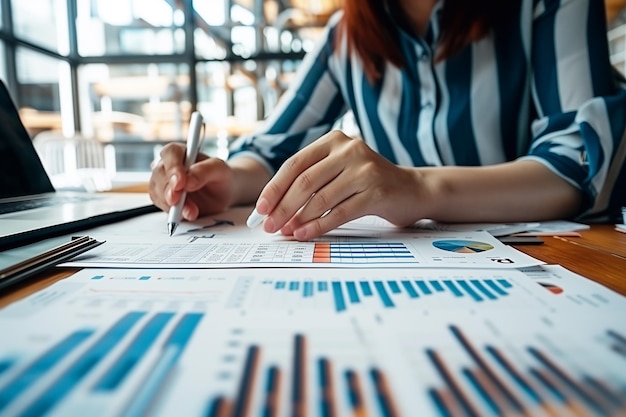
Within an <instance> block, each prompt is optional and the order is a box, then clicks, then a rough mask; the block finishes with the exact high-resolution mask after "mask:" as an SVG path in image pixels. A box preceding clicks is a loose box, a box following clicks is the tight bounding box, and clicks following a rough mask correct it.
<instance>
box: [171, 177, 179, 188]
mask: <svg viewBox="0 0 626 417" xmlns="http://www.w3.org/2000/svg"><path fill="white" fill-rule="evenodd" d="M169 184H170V187H172V188H174V187H176V185H177V184H178V175H176V174H173V175H172V176H171V177H170V180H169Z"/></svg>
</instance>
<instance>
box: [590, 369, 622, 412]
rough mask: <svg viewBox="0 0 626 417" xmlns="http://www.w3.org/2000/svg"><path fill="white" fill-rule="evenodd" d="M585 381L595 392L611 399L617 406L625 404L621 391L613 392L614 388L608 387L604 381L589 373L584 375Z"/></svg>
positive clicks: (608, 399)
mask: <svg viewBox="0 0 626 417" xmlns="http://www.w3.org/2000/svg"><path fill="white" fill-rule="evenodd" d="M583 383H584V384H585V386H587V387H591V388H593V389H594V390H595V392H597V393H598V394H600V395H601V396H602V398H604V399H605V400H606V401H609V402H610V403H611V404H613V406H615V407H616V408H619V407H621V406H622V405H624V403H623V400H622V398H620V396H621V395H622V394H621V393H615V392H613V391H612V390H610V389H609V388H607V386H606V385H604V384H603V383H601V382H600V381H598V380H597V379H595V378H594V377H592V376H589V375H584V376H583Z"/></svg>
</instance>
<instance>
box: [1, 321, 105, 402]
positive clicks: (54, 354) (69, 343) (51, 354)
mask: <svg viewBox="0 0 626 417" xmlns="http://www.w3.org/2000/svg"><path fill="white" fill-rule="evenodd" d="M93 333H94V331H93V330H78V331H76V332H74V333H72V334H70V335H69V336H67V337H66V338H65V339H63V340H61V341H60V342H59V343H57V344H56V345H54V346H53V347H52V348H50V349H49V350H48V351H47V352H45V353H43V354H42V355H41V356H40V357H39V358H37V359H36V360H35V361H34V362H32V363H31V364H30V365H28V366H27V367H26V369H24V370H22V372H20V373H19V374H18V375H16V376H15V377H14V378H13V379H12V380H11V381H10V382H9V383H8V384H7V385H6V386H5V387H4V388H3V389H1V390H0V411H2V409H3V408H5V407H6V406H7V405H9V404H10V402H11V401H12V400H14V399H15V398H17V397H18V396H19V395H20V394H21V393H22V392H23V391H25V390H26V389H28V387H29V386H30V385H31V384H33V383H35V382H37V380H38V379H39V378H41V377H42V376H43V375H44V374H45V373H46V372H48V371H49V370H50V369H52V368H53V367H54V366H56V364H57V363H59V362H60V361H61V360H62V359H63V358H64V357H65V356H67V355H68V354H70V353H71V352H72V350H74V349H75V348H77V347H78V346H79V345H80V344H81V343H83V342H84V341H85V340H87V338H89V337H90V336H91V335H92V334H93ZM6 362H8V361H6ZM6 362H5V363H6ZM10 365H11V363H9V366H10ZM5 369H8V367H7V368H5Z"/></svg>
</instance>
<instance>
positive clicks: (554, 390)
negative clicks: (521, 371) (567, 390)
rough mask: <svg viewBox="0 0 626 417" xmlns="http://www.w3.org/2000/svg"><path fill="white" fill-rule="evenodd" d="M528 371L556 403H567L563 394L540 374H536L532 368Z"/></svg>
mask: <svg viewBox="0 0 626 417" xmlns="http://www.w3.org/2000/svg"><path fill="white" fill-rule="evenodd" d="M529 371H530V374H531V375H532V376H534V377H535V378H536V379H537V380H538V381H539V382H541V383H542V384H543V386H544V387H545V388H547V389H548V391H550V392H551V393H552V395H554V396H555V397H556V399H557V400H558V401H560V402H561V403H567V402H569V400H568V398H567V397H566V396H565V394H564V393H563V392H562V391H561V390H560V389H559V388H558V387H557V386H556V385H554V384H553V383H552V382H551V381H550V380H549V379H548V378H545V377H544V375H543V374H542V373H541V372H538V371H537V370H536V369H534V368H530V370H529Z"/></svg>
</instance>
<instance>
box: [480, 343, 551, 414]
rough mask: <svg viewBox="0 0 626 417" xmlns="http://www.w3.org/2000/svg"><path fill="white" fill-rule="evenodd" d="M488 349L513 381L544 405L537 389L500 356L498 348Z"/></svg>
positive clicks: (488, 347)
mask: <svg viewBox="0 0 626 417" xmlns="http://www.w3.org/2000/svg"><path fill="white" fill-rule="evenodd" d="M486 349H487V352H488V353H489V354H490V355H491V356H492V357H493V358H494V359H495V360H496V361H497V362H498V364H499V365H500V366H502V368H504V369H505V370H506V371H507V372H508V374H509V375H510V376H511V377H512V378H513V380H514V381H515V382H517V384H518V385H519V386H520V387H522V389H523V390H524V392H526V394H528V395H529V396H530V397H531V398H532V399H533V400H534V401H535V402H536V403H538V404H542V403H543V400H542V398H541V397H540V396H539V394H538V393H537V391H535V389H534V388H533V387H532V386H530V384H528V382H527V381H526V380H525V379H524V377H523V376H522V375H521V374H520V373H519V372H518V371H517V370H515V368H513V367H512V365H511V364H510V363H509V361H507V360H506V359H505V358H504V357H502V355H500V352H499V351H498V350H497V349H496V348H494V347H493V346H487V347H486Z"/></svg>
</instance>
